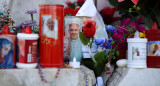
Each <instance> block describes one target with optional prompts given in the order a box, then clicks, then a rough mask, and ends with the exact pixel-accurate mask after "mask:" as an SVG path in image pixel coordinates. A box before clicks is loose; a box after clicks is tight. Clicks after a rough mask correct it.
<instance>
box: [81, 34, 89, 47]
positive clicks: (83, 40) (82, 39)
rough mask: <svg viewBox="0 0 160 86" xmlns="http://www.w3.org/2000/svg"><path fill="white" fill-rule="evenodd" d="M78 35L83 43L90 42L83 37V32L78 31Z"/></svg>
mask: <svg viewBox="0 0 160 86" xmlns="http://www.w3.org/2000/svg"><path fill="white" fill-rule="evenodd" d="M79 37H80V40H81V42H82V43H83V45H87V44H88V43H89V42H90V39H89V38H87V37H85V36H84V34H83V32H79Z"/></svg>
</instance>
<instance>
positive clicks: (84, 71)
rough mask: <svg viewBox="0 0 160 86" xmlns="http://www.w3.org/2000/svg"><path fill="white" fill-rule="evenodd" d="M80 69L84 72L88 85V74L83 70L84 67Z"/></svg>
mask: <svg viewBox="0 0 160 86" xmlns="http://www.w3.org/2000/svg"><path fill="white" fill-rule="evenodd" d="M80 70H81V72H82V73H83V74H84V76H85V80H86V86H88V75H87V73H86V71H84V69H82V68H80Z"/></svg>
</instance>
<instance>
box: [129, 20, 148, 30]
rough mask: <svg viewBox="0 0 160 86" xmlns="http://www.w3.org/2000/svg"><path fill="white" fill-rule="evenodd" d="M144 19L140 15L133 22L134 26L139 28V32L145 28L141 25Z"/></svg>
mask: <svg viewBox="0 0 160 86" xmlns="http://www.w3.org/2000/svg"><path fill="white" fill-rule="evenodd" d="M142 20H143V19H142V17H140V18H139V19H138V20H137V21H136V22H132V23H131V25H132V27H133V26H134V27H135V28H136V30H138V31H139V32H143V31H144V30H145V28H144V26H142V25H139V24H140V23H141V22H142Z"/></svg>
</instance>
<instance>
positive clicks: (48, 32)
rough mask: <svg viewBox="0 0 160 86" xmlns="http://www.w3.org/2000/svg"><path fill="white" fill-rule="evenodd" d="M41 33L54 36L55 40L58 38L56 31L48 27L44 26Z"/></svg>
mask: <svg viewBox="0 0 160 86" xmlns="http://www.w3.org/2000/svg"><path fill="white" fill-rule="evenodd" d="M43 34H45V35H46V36H47V37H50V38H54V39H56V40H57V39H58V31H57V30H55V29H54V30H52V31H51V30H49V29H48V28H46V29H45V30H44V33H43Z"/></svg>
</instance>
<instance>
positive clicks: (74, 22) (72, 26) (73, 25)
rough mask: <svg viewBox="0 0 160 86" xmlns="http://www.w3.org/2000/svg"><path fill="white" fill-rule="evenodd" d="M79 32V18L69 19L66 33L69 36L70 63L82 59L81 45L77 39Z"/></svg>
mask: <svg viewBox="0 0 160 86" xmlns="http://www.w3.org/2000/svg"><path fill="white" fill-rule="evenodd" d="M80 31H81V18H71V19H70V21H69V28H68V32H69V34H70V39H71V44H70V61H71V62H73V58H76V61H77V62H80V61H81V58H82V43H81V41H80V38H79V32H80Z"/></svg>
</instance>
